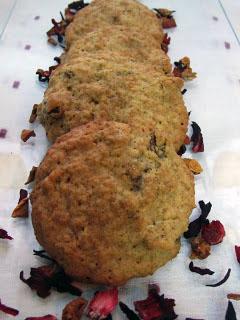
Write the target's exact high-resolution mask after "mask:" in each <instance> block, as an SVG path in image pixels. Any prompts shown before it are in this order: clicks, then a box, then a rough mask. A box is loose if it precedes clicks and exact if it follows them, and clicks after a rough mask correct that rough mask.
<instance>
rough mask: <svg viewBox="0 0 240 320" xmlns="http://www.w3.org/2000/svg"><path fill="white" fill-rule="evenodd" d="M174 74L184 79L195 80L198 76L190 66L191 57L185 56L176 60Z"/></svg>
mask: <svg viewBox="0 0 240 320" xmlns="http://www.w3.org/2000/svg"><path fill="white" fill-rule="evenodd" d="M174 65H175V67H174V69H173V75H174V76H175V77H179V78H182V79H184V80H193V79H194V78H196V76H197V74H196V72H193V71H192V68H191V67H190V59H189V58H188V57H184V58H182V59H180V60H179V61H176V62H174Z"/></svg>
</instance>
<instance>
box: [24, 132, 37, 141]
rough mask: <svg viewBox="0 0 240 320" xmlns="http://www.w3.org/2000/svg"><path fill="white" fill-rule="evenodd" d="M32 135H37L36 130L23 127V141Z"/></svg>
mask: <svg viewBox="0 0 240 320" xmlns="http://www.w3.org/2000/svg"><path fill="white" fill-rule="evenodd" d="M31 137H36V133H35V132H34V130H27V129H23V130H22V133H21V139H22V141H23V142H26V141H28V139H30V138H31Z"/></svg>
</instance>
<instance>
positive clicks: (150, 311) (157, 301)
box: [134, 285, 177, 320]
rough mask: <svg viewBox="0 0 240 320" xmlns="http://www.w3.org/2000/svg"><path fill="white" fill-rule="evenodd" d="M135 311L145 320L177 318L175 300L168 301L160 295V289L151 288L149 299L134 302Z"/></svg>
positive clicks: (156, 287) (170, 319)
mask: <svg viewBox="0 0 240 320" xmlns="http://www.w3.org/2000/svg"><path fill="white" fill-rule="evenodd" d="M134 306H135V310H136V311H137V312H138V314H139V316H140V318H141V319H143V320H154V319H158V320H165V319H168V320H174V319H176V318H177V315H176V313H175V312H174V309H173V307H174V306H175V301H174V299H166V298H164V295H163V294H162V295H161V296H160V295H159V287H158V286H156V285H154V286H149V289H148V297H147V298H146V299H145V300H140V301H135V302H134Z"/></svg>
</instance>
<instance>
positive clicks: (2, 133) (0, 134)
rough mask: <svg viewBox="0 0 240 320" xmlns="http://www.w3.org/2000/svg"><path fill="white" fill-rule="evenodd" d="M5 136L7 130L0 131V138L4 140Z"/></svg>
mask: <svg viewBox="0 0 240 320" xmlns="http://www.w3.org/2000/svg"><path fill="white" fill-rule="evenodd" d="M6 134H7V129H0V138H1V139H4V138H5V137H6Z"/></svg>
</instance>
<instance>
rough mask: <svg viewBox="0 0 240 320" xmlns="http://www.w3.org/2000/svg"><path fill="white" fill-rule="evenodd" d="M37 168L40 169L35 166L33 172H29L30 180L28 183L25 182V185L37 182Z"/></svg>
mask: <svg viewBox="0 0 240 320" xmlns="http://www.w3.org/2000/svg"><path fill="white" fill-rule="evenodd" d="M37 168H38V167H35V166H33V167H32V169H31V171H30V172H29V176H28V179H27V181H26V182H25V185H26V184H29V183H31V182H33V181H34V180H35V175H36V173H37Z"/></svg>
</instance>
